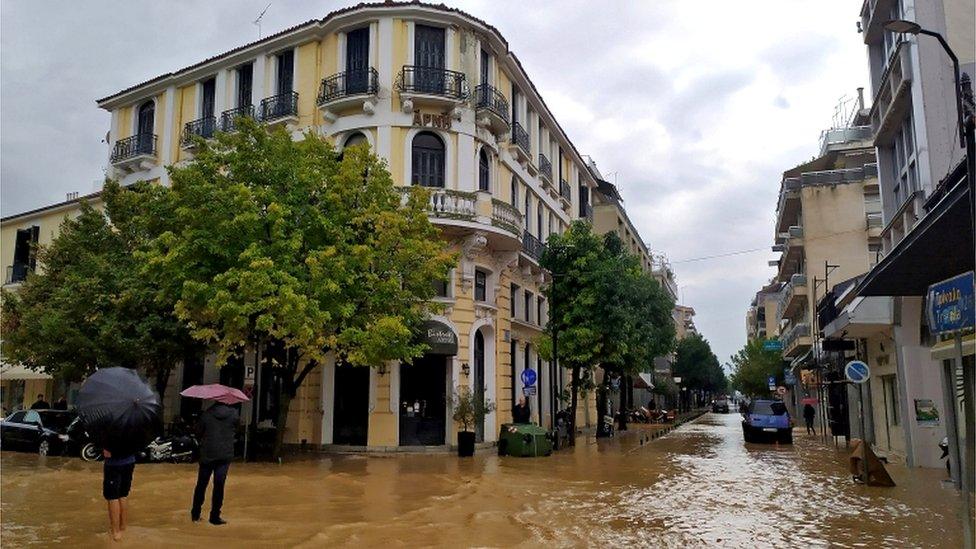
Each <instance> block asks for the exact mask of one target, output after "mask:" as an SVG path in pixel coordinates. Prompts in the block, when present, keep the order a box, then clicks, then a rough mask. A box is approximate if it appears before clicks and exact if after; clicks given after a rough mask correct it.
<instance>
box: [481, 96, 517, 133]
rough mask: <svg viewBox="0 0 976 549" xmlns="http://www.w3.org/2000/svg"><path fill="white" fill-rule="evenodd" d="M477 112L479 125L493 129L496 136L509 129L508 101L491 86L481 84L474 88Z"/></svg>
mask: <svg viewBox="0 0 976 549" xmlns="http://www.w3.org/2000/svg"><path fill="white" fill-rule="evenodd" d="M474 98H475V103H474V105H475V111H476V112H477V114H478V123H479V124H480V125H482V126H486V127H488V128H491V130H492V131H493V132H495V133H496V134H501V133H505V132H507V131H508V129H509V122H508V99H505V96H504V95H502V92H500V91H498V90H497V89H496V88H495V87H494V86H492V85H491V84H479V85H478V86H475V88H474Z"/></svg>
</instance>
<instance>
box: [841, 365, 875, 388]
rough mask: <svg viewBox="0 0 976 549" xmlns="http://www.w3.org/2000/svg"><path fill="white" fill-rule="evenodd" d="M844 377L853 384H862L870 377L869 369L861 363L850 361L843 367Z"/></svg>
mask: <svg viewBox="0 0 976 549" xmlns="http://www.w3.org/2000/svg"><path fill="white" fill-rule="evenodd" d="M844 376H845V377H847V379H848V380H849V381H851V382H853V383H864V382H865V381H867V380H868V378H869V377H871V368H869V367H868V365H867V364H865V363H864V362H863V361H860V360H852V361H850V362H848V363H847V366H844Z"/></svg>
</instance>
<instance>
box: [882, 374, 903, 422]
mask: <svg viewBox="0 0 976 549" xmlns="http://www.w3.org/2000/svg"><path fill="white" fill-rule="evenodd" d="M881 385H882V386H883V389H884V401H885V415H886V416H888V425H898V424H899V423H900V421H899V417H898V378H897V377H895V376H893V375H889V376H881Z"/></svg>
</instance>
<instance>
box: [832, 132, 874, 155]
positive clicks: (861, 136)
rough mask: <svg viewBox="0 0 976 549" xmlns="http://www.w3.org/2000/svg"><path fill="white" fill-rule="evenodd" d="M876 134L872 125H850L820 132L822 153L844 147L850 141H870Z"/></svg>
mask: <svg viewBox="0 0 976 549" xmlns="http://www.w3.org/2000/svg"><path fill="white" fill-rule="evenodd" d="M873 135H874V131H873V130H872V129H871V126H848V127H846V128H831V129H829V130H824V131H823V132H821V134H820V155H821V156H823V155H825V154H827V152H829V151H831V150H835V149H840V148H844V146H845V145H847V144H849V143H858V142H861V141H869V140H870V139H871V138H872V137H873Z"/></svg>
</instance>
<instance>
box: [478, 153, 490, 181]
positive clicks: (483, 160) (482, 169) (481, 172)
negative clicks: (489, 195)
mask: <svg viewBox="0 0 976 549" xmlns="http://www.w3.org/2000/svg"><path fill="white" fill-rule="evenodd" d="M490 175H491V171H490V169H489V167H488V153H486V152H485V149H481V152H480V153H479V154H478V190H479V191H485V192H491V179H490Z"/></svg>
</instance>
